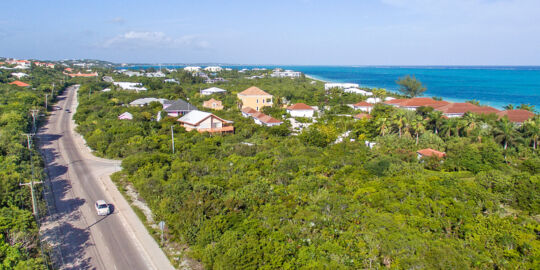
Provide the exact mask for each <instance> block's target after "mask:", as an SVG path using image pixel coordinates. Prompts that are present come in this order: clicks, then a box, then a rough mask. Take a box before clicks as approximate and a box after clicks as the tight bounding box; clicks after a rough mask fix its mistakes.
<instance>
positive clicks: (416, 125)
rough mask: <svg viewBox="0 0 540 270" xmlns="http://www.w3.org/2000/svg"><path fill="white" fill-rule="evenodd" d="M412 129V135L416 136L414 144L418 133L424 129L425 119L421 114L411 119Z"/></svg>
mask: <svg viewBox="0 0 540 270" xmlns="http://www.w3.org/2000/svg"><path fill="white" fill-rule="evenodd" d="M411 126H412V129H413V130H414V136H415V137H416V145H418V137H419V135H420V133H423V132H424V131H426V121H425V120H424V118H422V116H420V115H417V116H416V117H415V118H414V119H413V121H412V124H411Z"/></svg>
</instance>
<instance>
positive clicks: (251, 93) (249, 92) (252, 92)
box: [238, 86, 271, 96]
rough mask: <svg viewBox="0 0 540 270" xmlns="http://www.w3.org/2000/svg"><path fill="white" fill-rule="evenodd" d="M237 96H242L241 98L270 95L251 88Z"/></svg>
mask: <svg viewBox="0 0 540 270" xmlns="http://www.w3.org/2000/svg"><path fill="white" fill-rule="evenodd" d="M238 94H239V95H243V96H271V95H270V94H268V93H266V92H264V91H263V90H261V89H260V88H258V87H256V86H252V87H250V88H248V89H246V90H244V91H242V92H240V93H238Z"/></svg>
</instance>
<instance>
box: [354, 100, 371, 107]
mask: <svg viewBox="0 0 540 270" xmlns="http://www.w3.org/2000/svg"><path fill="white" fill-rule="evenodd" d="M353 106H354V107H373V104H371V103H367V102H365V101H360V102H358V103H356V104H353Z"/></svg>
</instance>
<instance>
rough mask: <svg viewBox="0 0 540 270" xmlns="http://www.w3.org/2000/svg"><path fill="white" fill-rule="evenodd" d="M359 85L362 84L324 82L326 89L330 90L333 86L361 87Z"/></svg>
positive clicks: (344, 87) (343, 87)
mask: <svg viewBox="0 0 540 270" xmlns="http://www.w3.org/2000/svg"><path fill="white" fill-rule="evenodd" d="M359 87H360V85H359V84H357V83H325V84H324V90H329V89H332V88H341V89H346V88H359Z"/></svg>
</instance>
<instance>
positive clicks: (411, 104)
mask: <svg viewBox="0 0 540 270" xmlns="http://www.w3.org/2000/svg"><path fill="white" fill-rule="evenodd" d="M384 103H385V104H387V105H392V106H394V107H398V108H402V109H407V110H411V111H415V110H416V109H418V108H419V107H432V108H434V109H435V108H439V107H443V106H445V105H448V104H450V102H448V101H444V100H434V99H432V98H427V97H419V98H408V99H407V98H405V99H391V100H386V101H384Z"/></svg>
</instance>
